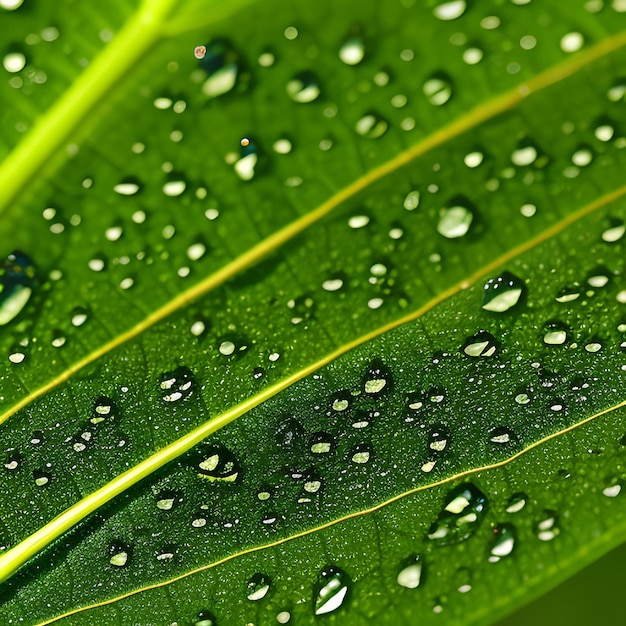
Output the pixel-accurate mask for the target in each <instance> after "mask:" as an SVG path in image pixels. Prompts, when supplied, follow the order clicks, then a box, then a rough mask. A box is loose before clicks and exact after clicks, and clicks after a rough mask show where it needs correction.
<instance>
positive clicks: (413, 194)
mask: <svg viewBox="0 0 626 626" xmlns="http://www.w3.org/2000/svg"><path fill="white" fill-rule="evenodd" d="M419 203H420V192H419V191H410V192H409V193H408V194H407V196H406V198H405V199H404V203H403V206H404V208H405V209H406V210H407V211H414V210H415V209H417V207H418V206H419Z"/></svg>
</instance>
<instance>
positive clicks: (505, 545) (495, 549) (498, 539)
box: [489, 524, 516, 563]
mask: <svg viewBox="0 0 626 626" xmlns="http://www.w3.org/2000/svg"><path fill="white" fill-rule="evenodd" d="M515 540H516V531H515V527H514V526H513V525H512V524H498V525H496V526H495V528H494V529H493V540H492V544H491V548H490V550H489V562H490V563H497V562H498V561H499V560H500V559H502V558H504V557H507V556H510V555H511V554H512V553H513V550H514V548H515Z"/></svg>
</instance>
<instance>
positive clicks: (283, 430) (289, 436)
mask: <svg viewBox="0 0 626 626" xmlns="http://www.w3.org/2000/svg"><path fill="white" fill-rule="evenodd" d="M303 437H304V427H303V426H302V424H301V423H300V422H299V421H298V420H297V419H296V418H295V417H288V418H287V419H285V420H283V421H282V422H280V423H279V424H278V426H277V427H276V430H275V432H274V441H276V445H277V446H279V447H281V448H292V447H294V446H296V445H298V444H299V443H300V442H301V441H302V438H303Z"/></svg>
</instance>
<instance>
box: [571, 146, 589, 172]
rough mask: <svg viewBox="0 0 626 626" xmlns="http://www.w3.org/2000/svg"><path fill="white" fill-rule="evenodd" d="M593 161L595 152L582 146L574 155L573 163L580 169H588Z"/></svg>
mask: <svg viewBox="0 0 626 626" xmlns="http://www.w3.org/2000/svg"><path fill="white" fill-rule="evenodd" d="M592 161H593V151H592V150H591V148H590V147H589V146H586V145H581V146H578V148H576V150H575V152H574V153H573V154H572V163H573V164H574V165H576V166H578V167H586V166H587V165H589V164H590V163H591V162H592Z"/></svg>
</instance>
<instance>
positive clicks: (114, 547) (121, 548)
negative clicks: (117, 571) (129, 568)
mask: <svg viewBox="0 0 626 626" xmlns="http://www.w3.org/2000/svg"><path fill="white" fill-rule="evenodd" d="M107 552H108V555H109V563H110V564H111V565H114V566H115V567H124V566H126V565H127V564H128V561H129V560H130V557H131V549H130V546H129V545H128V544H126V543H123V542H122V541H117V540H115V541H112V542H111V543H110V544H109V547H108V550H107Z"/></svg>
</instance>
